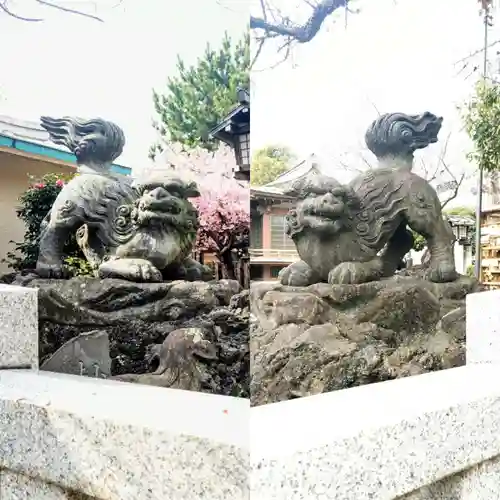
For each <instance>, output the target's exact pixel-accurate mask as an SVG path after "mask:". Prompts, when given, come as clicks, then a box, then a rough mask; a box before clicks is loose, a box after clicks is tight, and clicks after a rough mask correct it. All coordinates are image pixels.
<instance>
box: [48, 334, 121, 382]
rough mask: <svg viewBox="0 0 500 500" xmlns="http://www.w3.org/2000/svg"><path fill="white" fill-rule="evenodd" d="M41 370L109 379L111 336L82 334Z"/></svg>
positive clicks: (52, 357)
mask: <svg viewBox="0 0 500 500" xmlns="http://www.w3.org/2000/svg"><path fill="white" fill-rule="evenodd" d="M40 369H41V370H44V371H48V372H58V373H67V374H70V375H84V376H87V377H103V378H104V377H109V376H110V375H111V358H110V356H109V336H108V334H107V333H106V332H105V331H102V330H96V331H92V332H86V333H82V334H80V335H78V336H77V337H74V338H72V339H70V340H68V342H66V343H65V344H64V345H63V346H62V347H60V348H59V349H58V350H57V351H56V352H55V353H54V354H53V355H52V356H50V358H48V359H47V360H46V361H45V362H44V363H43V365H42V366H41V367H40Z"/></svg>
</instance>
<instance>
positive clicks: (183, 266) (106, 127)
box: [37, 117, 209, 282]
mask: <svg viewBox="0 0 500 500" xmlns="http://www.w3.org/2000/svg"><path fill="white" fill-rule="evenodd" d="M41 123H42V126H43V128H44V129H45V130H47V132H48V133H49V135H50V138H51V140H52V141H53V142H55V143H56V144H61V145H64V146H66V147H67V148H68V149H69V150H70V151H71V152H72V153H74V155H75V156H76V159H77V163H78V166H79V168H80V172H81V173H80V175H78V176H76V177H74V178H73V179H72V180H71V181H70V182H68V184H66V185H65V186H64V188H63V189H62V191H61V192H60V193H59V196H58V197H57V199H56V201H55V202H54V205H53V206H52V209H51V211H50V212H49V214H48V215H47V217H46V218H45V220H44V221H43V223H42V228H41V237H40V243H39V258H38V262H37V274H38V275H40V276H41V277H44V278H62V277H64V273H65V271H64V269H65V268H64V256H63V247H64V245H65V243H66V241H67V240H68V238H69V237H70V236H71V234H73V235H75V236H76V240H77V242H78V244H79V245H80V248H81V249H82V251H83V254H84V255H85V257H86V258H87V260H88V262H89V263H90V264H91V266H92V267H93V269H94V270H95V275H96V276H97V277H101V278H121V279H126V280H130V281H146V282H155V281H162V280H164V279H186V280H198V279H204V278H206V277H208V275H209V272H208V269H207V268H206V267H205V266H202V265H201V264H199V263H198V262H196V261H195V260H193V259H191V258H190V254H191V251H192V248H193V245H194V242H195V239H196V231H197V228H198V213H197V211H196V209H195V207H194V206H193V205H192V204H191V202H190V201H189V198H192V197H197V196H199V192H198V189H197V186H196V185H195V184H194V183H191V182H184V181H183V180H182V179H179V178H175V177H169V178H166V177H165V176H162V177H161V178H158V179H154V178H153V179H149V180H148V181H146V182H135V181H133V179H131V178H129V177H126V176H119V175H114V174H113V173H112V172H111V166H112V162H113V161H114V160H116V158H118V156H120V154H121V152H122V150H123V146H124V144H125V137H124V134H123V131H122V130H121V129H120V128H119V127H118V126H117V125H115V124H114V123H111V122H108V121H104V120H101V119H94V120H89V121H84V120H80V119H77V118H71V117H64V118H50V117H42V118H41Z"/></svg>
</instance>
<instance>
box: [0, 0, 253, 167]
mask: <svg viewBox="0 0 500 500" xmlns="http://www.w3.org/2000/svg"><path fill="white" fill-rule="evenodd" d="M61 3H62V2H61ZM117 3H118V0H97V1H96V2H93V3H91V2H81V1H76V0H67V1H66V2H65V5H70V6H74V7H75V8H80V9H81V10H86V11H88V12H92V13H95V12H97V13H98V14H100V15H101V16H102V17H104V18H105V20H106V22H105V24H100V23H97V22H93V21H91V20H87V19H83V18H80V17H76V16H71V15H69V14H61V13H58V12H56V11H54V10H52V9H48V8H43V7H40V6H38V5H37V4H36V2H34V1H32V0H22V1H21V0H17V1H15V0H11V1H10V2H9V5H11V6H12V8H13V10H14V8H15V11H16V12H17V13H18V14H20V15H24V16H32V17H45V18H46V21H45V22H43V23H26V22H22V21H17V20H14V19H11V18H9V17H7V16H6V15H5V14H3V13H1V12H0V40H1V42H2V50H1V51H0V67H1V68H2V74H1V76H0V95H2V96H3V99H2V100H1V101H0V114H7V115H11V116H15V117H19V118H24V119H28V120H37V119H38V117H39V116H40V115H44V114H45V115H79V116H83V117H95V116H100V117H102V118H107V119H110V120H113V121H116V123H118V124H119V125H120V126H121V127H123V129H124V131H125V134H126V138H127V145H126V148H125V151H124V153H123V155H122V157H120V159H119V160H118V161H119V162H121V163H123V164H125V165H127V166H131V167H137V166H138V165H141V164H143V163H147V162H148V158H147V155H148V149H149V146H150V144H151V143H152V142H153V141H154V139H155V132H154V129H153V128H152V126H151V119H152V117H153V115H154V111H153V105H152V97H151V89H152V88H153V87H160V88H161V86H162V85H164V83H165V82H166V80H167V77H168V76H170V75H173V74H175V64H176V60H177V56H178V55H180V56H181V57H182V58H183V59H184V60H185V61H186V62H187V63H194V62H195V61H196V59H197V57H199V56H201V55H202V54H203V51H204V49H205V46H206V44H207V42H210V43H212V44H215V45H218V44H219V42H220V41H221V39H222V37H223V33H224V31H228V32H229V34H230V35H232V36H235V37H239V36H240V35H241V34H243V33H244V31H245V29H246V23H247V22H248V7H247V6H246V0H237V1H236V0H234V2H231V1H230V0H221V4H222V5H221V4H219V3H218V2H217V1H216V0H123V3H122V5H121V6H120V7H118V8H112V7H113V5H116V4H117ZM233 3H234V4H235V5H232V4H233ZM95 5H97V8H95ZM146 5H147V7H146ZM93 6H94V8H93Z"/></svg>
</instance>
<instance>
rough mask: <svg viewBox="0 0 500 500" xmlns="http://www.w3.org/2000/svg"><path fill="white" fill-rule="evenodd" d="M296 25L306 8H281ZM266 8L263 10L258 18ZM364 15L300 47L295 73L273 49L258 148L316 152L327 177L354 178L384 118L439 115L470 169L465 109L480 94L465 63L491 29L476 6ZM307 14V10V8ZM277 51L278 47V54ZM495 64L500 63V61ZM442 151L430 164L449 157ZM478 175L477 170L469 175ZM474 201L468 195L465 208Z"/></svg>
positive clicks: (443, 4)
mask: <svg viewBox="0 0 500 500" xmlns="http://www.w3.org/2000/svg"><path fill="white" fill-rule="evenodd" d="M273 2H274V4H275V5H277V6H279V7H281V8H282V9H283V10H284V12H285V13H287V14H289V15H290V16H291V17H297V13H298V15H299V17H298V18H299V19H301V18H302V19H303V18H305V17H306V16H307V14H308V11H309V7H308V6H307V4H306V3H305V2H304V1H300V0H293V1H292V0H273ZM258 4H259V2H258V1H257V0H255V1H254V6H253V8H254V9H255V12H257V11H258ZM352 5H353V7H357V8H359V9H360V13H358V14H350V15H349V16H348V23H347V29H346V28H345V26H344V15H343V13H340V14H339V16H337V18H336V19H330V20H329V21H327V26H326V29H323V30H322V31H321V32H320V33H319V35H318V36H317V37H316V38H314V39H313V40H312V41H311V42H310V43H307V44H304V45H303V46H300V47H297V48H296V49H294V52H293V64H292V63H285V64H282V65H280V66H278V67H277V68H275V69H267V70H266V69H265V68H268V67H269V66H272V64H273V63H275V62H276V61H277V57H278V56H277V54H276V51H275V50H267V51H265V52H264V54H263V58H262V59H261V60H260V61H259V63H258V67H257V69H258V70H259V69H260V70H261V71H256V72H255V73H254V74H253V76H252V86H253V90H252V98H253V100H252V148H259V147H262V146H264V145H266V144H269V143H281V144H286V145H288V146H290V147H292V149H293V150H295V151H296V152H297V154H298V155H299V156H306V155H309V154H310V153H315V154H316V155H317V156H318V157H319V159H320V161H321V163H322V165H323V167H324V168H326V169H327V170H328V172H330V173H332V174H333V175H335V176H337V177H343V176H345V175H346V174H345V171H343V169H340V168H339V160H340V161H342V162H344V163H350V164H353V165H355V166H360V167H362V163H361V162H360V160H359V151H360V149H361V148H363V136H364V132H365V130H366V128H367V126H368V125H369V123H370V122H371V121H372V120H373V119H374V118H376V116H377V113H378V112H381V113H384V112H394V111H402V112H406V113H419V112H422V111H426V110H428V111H431V112H433V113H435V114H438V115H442V116H443V117H444V124H443V130H442V132H441V134H440V137H441V139H442V141H441V144H442V143H443V142H444V139H446V137H447V136H448V135H449V134H450V139H449V144H448V153H447V161H448V163H450V164H452V165H453V166H454V168H455V169H456V170H457V171H459V170H463V169H464V168H467V161H466V159H465V155H466V152H467V151H468V150H469V149H470V143H469V142H468V139H467V137H466V135H465V133H464V132H463V131H462V132H460V131H461V129H462V128H463V125H462V122H461V120H460V117H459V113H458V111H457V109H456V108H457V105H459V104H461V103H463V102H464V101H465V100H466V98H467V97H468V96H469V95H470V93H471V91H472V89H473V85H474V81H475V79H474V77H472V78H465V76H466V74H467V73H466V72H462V73H459V69H460V67H461V66H460V65H457V64H456V62H457V61H458V60H460V59H461V58H463V57H464V56H467V55H468V54H469V53H470V52H472V51H474V50H475V49H478V48H480V47H481V44H482V36H483V35H482V33H483V27H482V26H483V25H482V22H481V17H480V16H479V9H478V5H477V2H476V1H474V0H467V1H466V0H376V1H373V0H359V1H357V2H356V3H354V2H352ZM297 6H300V7H299V10H296V9H297ZM269 49H271V47H269ZM492 55H494V54H492ZM440 148H441V146H440V145H436V146H433V147H432V148H431V150H430V151H429V153H427V155H426V161H428V162H433V161H435V160H436V156H437V155H438V154H439V152H440ZM469 170H471V169H470V167H469ZM461 201H465V202H467V203H469V202H473V197H471V196H470V195H469V193H468V192H463V194H462V200H461Z"/></svg>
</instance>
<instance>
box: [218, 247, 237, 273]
mask: <svg viewBox="0 0 500 500" xmlns="http://www.w3.org/2000/svg"><path fill="white" fill-rule="evenodd" d="M219 261H220V263H221V266H222V278H223V279H228V280H234V279H236V278H235V276H236V274H235V270H234V261H233V252H232V251H231V250H228V251H226V252H224V253H222V254H221V255H219Z"/></svg>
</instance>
